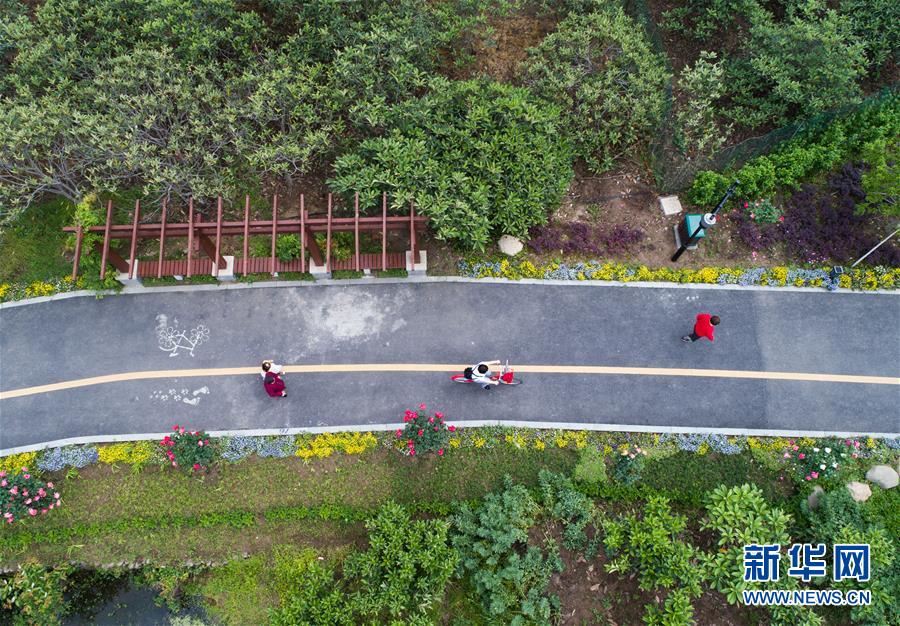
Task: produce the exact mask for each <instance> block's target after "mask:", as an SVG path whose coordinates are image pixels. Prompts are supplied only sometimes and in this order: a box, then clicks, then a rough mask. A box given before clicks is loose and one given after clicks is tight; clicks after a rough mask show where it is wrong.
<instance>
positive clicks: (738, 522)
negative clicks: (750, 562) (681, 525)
mask: <svg viewBox="0 0 900 626" xmlns="http://www.w3.org/2000/svg"><path fill="white" fill-rule="evenodd" d="M706 510H707V518H706V519H705V520H704V521H703V522H702V524H701V527H702V528H704V529H706V530H712V531H713V532H715V533H716V534H718V542H717V546H718V549H717V550H715V551H713V552H709V553H701V555H700V561H701V564H702V567H703V571H704V575H705V578H706V580H707V581H708V582H709V586H710V587H712V588H713V589H715V590H716V591H720V592H722V593H723V594H724V595H725V598H726V599H727V600H728V602H729V603H731V604H739V603H742V602H743V598H742V592H743V591H744V590H746V589H754V588H756V587H757V586H758V585H759V584H760V583H750V582H745V581H744V568H743V554H744V546H745V545H749V544H773V543H776V544H779V545H786V544H789V543H790V542H791V537H790V534H789V533H788V528H789V526H790V525H791V523H792V519H791V516H790V515H788V514H787V513H785V512H784V511H782V510H781V509H778V508H774V507H772V506H770V505H769V503H768V502H767V501H766V499H765V497H763V493H762V490H761V489H760V488H759V487H757V486H756V485H749V484H745V485H741V486H739V487H726V486H724V485H722V486H720V487H717V488H716V489H714V490H713V491H711V492H709V493H708V494H706ZM780 563H781V572H780V575H779V577H778V580H777V581H776V582H774V583H766V586H765V589H798V588H799V585H798V583H797V579H796V578H793V577H791V576H788V575H787V568H788V562H787V559H781V561H780ZM771 613H772V619H773V622H772V623H773V624H783V625H785V626H786V625H788V624H793V625H795V626H820V625H821V624H822V618H821V617H820V616H819V615H817V614H816V613H814V612H813V611H812V610H810V609H808V608H805V607H794V606H784V607H771Z"/></svg>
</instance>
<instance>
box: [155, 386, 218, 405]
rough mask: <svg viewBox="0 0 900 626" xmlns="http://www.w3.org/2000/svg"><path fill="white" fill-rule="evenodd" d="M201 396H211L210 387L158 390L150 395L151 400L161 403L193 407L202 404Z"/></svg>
mask: <svg viewBox="0 0 900 626" xmlns="http://www.w3.org/2000/svg"><path fill="white" fill-rule="evenodd" d="M201 395H209V387H200V389H194V390H193V391H191V390H190V389H184V388H182V389H157V390H156V391H154V392H153V393H151V394H150V399H151V400H158V401H160V402H183V403H184V404H190V405H191V406H197V405H198V404H200V397H199V396H201Z"/></svg>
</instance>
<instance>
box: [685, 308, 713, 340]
mask: <svg viewBox="0 0 900 626" xmlns="http://www.w3.org/2000/svg"><path fill="white" fill-rule="evenodd" d="M720 321H721V320H720V319H719V316H718V315H710V314H709V313H700V314H699V315H698V316H697V323H695V324H694V330H693V332H691V334H690V335H685V336H684V337H682V338H681V340H682V341H689V342H694V341H697V340H698V339H700V338H701V337H706V338H707V339H709V340H710V341H715V333H714V327H715V326H718V325H719V322H720Z"/></svg>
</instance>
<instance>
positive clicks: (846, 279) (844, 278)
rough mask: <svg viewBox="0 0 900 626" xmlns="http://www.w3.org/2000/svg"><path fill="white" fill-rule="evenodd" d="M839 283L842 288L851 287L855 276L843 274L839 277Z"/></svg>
mask: <svg viewBox="0 0 900 626" xmlns="http://www.w3.org/2000/svg"><path fill="white" fill-rule="evenodd" d="M838 285H839V286H840V287H841V289H850V287H852V286H853V278H852V277H851V276H849V275H847V274H841V275H840V276H839V277H838Z"/></svg>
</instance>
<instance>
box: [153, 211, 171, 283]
mask: <svg viewBox="0 0 900 626" xmlns="http://www.w3.org/2000/svg"><path fill="white" fill-rule="evenodd" d="M168 206H169V199H168V198H167V197H166V198H163V201H162V224H160V229H159V259H158V260H157V262H156V277H157V278H162V262H163V246H165V245H166V209H167V208H168Z"/></svg>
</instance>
